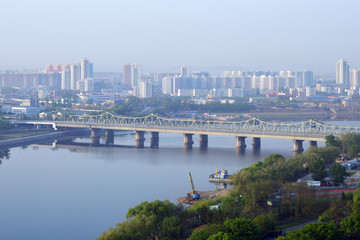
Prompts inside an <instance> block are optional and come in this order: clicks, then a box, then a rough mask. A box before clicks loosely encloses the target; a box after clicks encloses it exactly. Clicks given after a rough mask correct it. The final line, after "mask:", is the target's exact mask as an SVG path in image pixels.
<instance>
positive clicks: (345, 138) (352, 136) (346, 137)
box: [340, 133, 360, 152]
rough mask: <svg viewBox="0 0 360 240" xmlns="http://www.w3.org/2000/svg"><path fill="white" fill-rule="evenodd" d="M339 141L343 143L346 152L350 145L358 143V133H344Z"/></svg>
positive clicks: (359, 142)
mask: <svg viewBox="0 0 360 240" xmlns="http://www.w3.org/2000/svg"><path fill="white" fill-rule="evenodd" d="M340 141H341V143H342V144H343V147H344V151H345V152H348V150H349V148H350V146H352V145H360V134H359V133H345V134H342V135H341V136H340Z"/></svg>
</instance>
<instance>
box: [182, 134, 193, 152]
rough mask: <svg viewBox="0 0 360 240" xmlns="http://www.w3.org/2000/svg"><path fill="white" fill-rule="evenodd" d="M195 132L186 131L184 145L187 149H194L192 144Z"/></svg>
mask: <svg viewBox="0 0 360 240" xmlns="http://www.w3.org/2000/svg"><path fill="white" fill-rule="evenodd" d="M193 135H194V134H191V133H184V142H183V143H184V147H185V148H186V149H192V145H193V143H194V142H193V140H192V136H193Z"/></svg>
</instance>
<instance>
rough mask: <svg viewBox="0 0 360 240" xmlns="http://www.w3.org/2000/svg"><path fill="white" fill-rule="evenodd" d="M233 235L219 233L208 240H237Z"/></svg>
mask: <svg viewBox="0 0 360 240" xmlns="http://www.w3.org/2000/svg"><path fill="white" fill-rule="evenodd" d="M236 239H237V238H235V237H234V235H232V234H231V233H224V232H218V233H216V234H213V235H211V236H210V237H209V238H208V240H236Z"/></svg>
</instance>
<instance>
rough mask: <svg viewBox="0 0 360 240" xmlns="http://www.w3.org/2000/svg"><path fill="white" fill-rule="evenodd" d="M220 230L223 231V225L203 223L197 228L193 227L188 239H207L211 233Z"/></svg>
mask: <svg viewBox="0 0 360 240" xmlns="http://www.w3.org/2000/svg"><path fill="white" fill-rule="evenodd" d="M220 231H222V232H224V231H225V227H224V226H223V225H222V224H212V225H210V226H206V225H204V226H201V227H200V228H198V229H194V231H193V232H192V234H191V236H190V237H189V238H188V240H207V239H208V238H209V237H210V236H211V235H213V234H216V233H218V232H220Z"/></svg>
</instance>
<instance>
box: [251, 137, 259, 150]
mask: <svg viewBox="0 0 360 240" xmlns="http://www.w3.org/2000/svg"><path fill="white" fill-rule="evenodd" d="M252 146H253V148H254V149H259V148H260V146H261V141H260V138H258V137H253V140H252Z"/></svg>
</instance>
